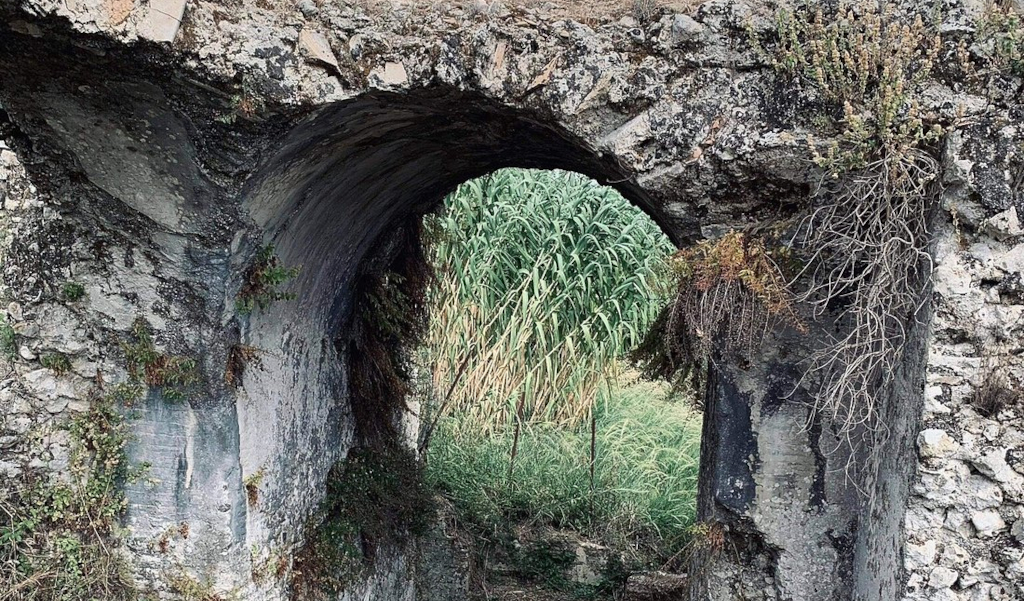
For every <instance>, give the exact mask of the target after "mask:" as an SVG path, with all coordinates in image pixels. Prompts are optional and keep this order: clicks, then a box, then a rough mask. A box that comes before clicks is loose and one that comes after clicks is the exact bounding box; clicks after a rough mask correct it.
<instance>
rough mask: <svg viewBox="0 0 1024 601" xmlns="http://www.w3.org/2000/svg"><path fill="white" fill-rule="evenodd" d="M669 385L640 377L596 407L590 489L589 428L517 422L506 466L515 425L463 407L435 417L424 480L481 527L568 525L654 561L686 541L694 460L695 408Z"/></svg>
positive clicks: (691, 516)
mask: <svg viewBox="0 0 1024 601" xmlns="http://www.w3.org/2000/svg"><path fill="white" fill-rule="evenodd" d="M668 392H669V391H668V386H667V385H664V384H654V383H648V382H645V383H640V384H634V385H632V386H628V387H626V388H619V389H615V390H614V391H613V392H611V393H610V394H609V395H608V396H606V397H604V396H603V398H602V400H601V401H600V402H599V403H598V404H597V405H596V407H595V411H596V420H595V426H596V433H597V435H596V445H595V447H596V454H595V457H596V461H595V463H594V480H593V483H594V486H593V489H591V476H590V457H591V432H590V429H589V427H587V426H583V427H579V428H575V429H567V428H563V427H558V426H554V425H551V424H533V425H530V426H528V427H525V428H523V429H522V431H521V434H520V438H519V441H518V444H517V447H518V452H517V456H516V458H515V461H514V465H512V466H511V469H510V464H511V460H512V458H511V456H510V449H511V448H513V446H514V439H515V430H514V428H513V427H505V428H501V429H498V430H496V431H494V432H492V433H490V434H486V433H484V432H482V431H481V430H480V428H478V427H477V425H476V422H475V420H474V419H473V418H472V417H470V416H468V415H467V414H465V413H456V414H454V415H452V416H450V417H449V418H447V419H445V420H442V421H441V422H440V423H439V426H438V428H439V429H438V431H437V433H436V434H435V437H434V441H433V443H432V444H431V447H430V449H429V454H428V463H427V477H428V480H429V482H430V483H431V485H432V486H434V487H436V488H437V489H439V490H440V491H442V493H443V494H445V495H446V496H447V497H449V498H450V499H451V500H452V502H453V504H454V505H455V507H456V510H457V511H458V512H459V513H460V514H462V517H463V518H464V519H465V520H466V521H467V522H468V523H469V524H471V525H472V526H473V527H474V528H476V529H477V531H478V532H482V533H487V532H491V533H493V532H497V531H501V530H503V529H506V528H508V526H509V525H510V524H511V523H513V522H516V523H523V522H526V523H530V524H536V525H551V526H555V527H560V528H568V529H572V530H575V531H578V532H580V533H581V534H583V535H584V536H588V537H591V538H596V539H599V540H601V541H603V542H605V543H606V544H608V545H610V546H613V547H614V548H616V549H621V550H627V549H628V550H632V551H633V553H635V557H634V558H632V559H634V560H636V561H639V562H642V563H648V564H659V563H661V562H662V561H664V560H666V559H667V558H669V557H671V556H672V555H674V554H675V553H677V552H678V551H679V550H680V549H682V548H683V546H684V545H685V544H686V542H687V540H688V535H689V532H690V527H691V526H692V524H693V522H694V519H695V515H696V494H697V477H698V465H699V459H700V429H701V418H700V415H699V414H698V413H696V412H695V411H693V410H692V409H691V408H690V406H689V404H688V403H686V402H685V401H683V400H681V399H679V398H673V397H669V396H668ZM485 536H486V535H485Z"/></svg>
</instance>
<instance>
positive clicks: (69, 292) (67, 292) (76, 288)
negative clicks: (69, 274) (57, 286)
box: [61, 282, 85, 302]
mask: <svg viewBox="0 0 1024 601" xmlns="http://www.w3.org/2000/svg"><path fill="white" fill-rule="evenodd" d="M61 294H62V295H63V296H64V298H65V299H67V300H68V301H70V302H76V301H80V300H82V299H83V298H85V286H83V285H81V284H79V283H78V282H65V283H64V287H63V288H61Z"/></svg>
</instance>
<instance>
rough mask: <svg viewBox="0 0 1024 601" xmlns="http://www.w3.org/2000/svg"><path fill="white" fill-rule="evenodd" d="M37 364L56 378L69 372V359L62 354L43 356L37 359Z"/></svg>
mask: <svg viewBox="0 0 1024 601" xmlns="http://www.w3.org/2000/svg"><path fill="white" fill-rule="evenodd" d="M39 363H40V364H42V366H43V367H45V368H46V369H49V370H50V371H52V372H53V373H55V374H57V375H58V376H62V375H64V374H66V373H68V372H69V371H71V359H69V358H68V356H67V355H65V354H64V353H50V354H48V355H43V356H42V358H40V359H39Z"/></svg>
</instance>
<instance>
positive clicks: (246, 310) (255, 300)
mask: <svg viewBox="0 0 1024 601" xmlns="http://www.w3.org/2000/svg"><path fill="white" fill-rule="evenodd" d="M299 271H300V269H299V268H298V267H285V266H284V265H282V264H281V260H280V259H279V258H278V257H277V255H276V254H274V245H273V244H267V245H266V246H264V247H263V248H261V249H260V250H259V252H258V253H256V260H255V261H254V262H253V264H252V266H250V267H249V270H248V271H247V272H246V275H245V282H244V283H243V284H242V290H241V292H239V294H238V299H237V300H236V301H235V308H236V309H237V310H238V312H239V313H241V314H243V315H248V314H250V313H252V312H253V310H255V309H257V308H258V309H261V310H262V309H266V308H267V307H269V306H270V305H271V304H273V303H275V302H277V301H281V300H291V299H293V298H295V295H294V294H292V293H289V292H281V291H280V289H279V288H280V287H281V286H282V285H283V284H285V283H287V282H288V281H290V280H293V279H295V278H296V277H297V276H298V275H299Z"/></svg>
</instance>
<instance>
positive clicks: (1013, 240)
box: [906, 119, 1024, 601]
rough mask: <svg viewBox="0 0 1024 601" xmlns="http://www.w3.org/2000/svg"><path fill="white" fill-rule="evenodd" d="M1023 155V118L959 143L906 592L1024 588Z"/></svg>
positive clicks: (961, 593)
mask: <svg viewBox="0 0 1024 601" xmlns="http://www.w3.org/2000/svg"><path fill="white" fill-rule="evenodd" d="M1021 152H1024V150H1022V146H1021V139H1020V131H1019V126H1018V125H1017V124H1016V123H1015V122H1014V121H1013V120H1004V119H994V120H991V121H989V120H985V121H982V122H981V123H979V124H976V125H974V126H972V127H970V128H968V129H967V130H966V131H964V132H963V133H962V134H957V135H953V136H951V137H950V138H949V140H948V141H947V146H946V155H947V159H946V160H947V161H949V163H950V166H951V168H950V169H949V170H948V171H947V175H946V179H945V182H944V184H945V190H944V191H943V194H942V211H941V215H940V216H939V218H938V223H937V226H936V242H935V244H936V250H935V262H936V268H935V277H934V279H935V318H934V326H933V329H932V333H931V337H930V341H929V342H930V344H929V354H928V364H927V365H928V373H927V387H926V388H925V391H924V396H925V403H924V414H923V424H922V430H921V432H920V433H919V434H918V435H917V438H916V443H917V447H918V451H919V454H920V460H919V464H918V467H917V473H916V475H915V477H914V480H913V485H912V495H911V498H910V500H909V508H908V510H907V517H906V536H907V551H906V568H907V571H908V575H909V577H908V581H907V596H906V599H915V600H916V599H922V600H923V599H929V600H932V599H934V600H947V599H948V600H953V599H956V600H961V599H964V600H966V599H970V600H972V601H973V600H988V599H992V600H1004V599H1005V600H1008V599H1017V598H1020V597H1021V596H1022V595H1024V462H1022V459H1021V458H1022V455H1021V453H1022V452H1024V430H1022V429H1021V425H1022V423H1024V422H1022V417H1024V404H1022V403H1021V400H1022V397H1021V396H1020V391H1021V384H1022V380H1021V378H1022V376H1024V363H1022V360H1021V351H1022V350H1024V347H1022V341H1024V297H1022V295H1021V274H1022V273H1024V229H1022V228H1021V220H1020V216H1021V215H1022V214H1024V196H1022V195H1021V192H1020V190H1019V188H1018V187H1019V182H1020V172H1019V171H1018V170H1015V169H1012V168H1008V163H1010V162H1011V161H1012V160H1013V157H1014V156H1019V155H1020V153H1021Z"/></svg>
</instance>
